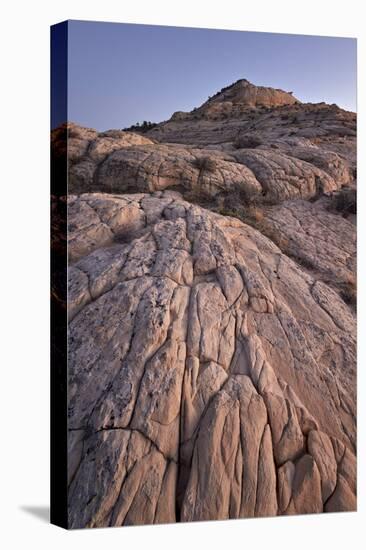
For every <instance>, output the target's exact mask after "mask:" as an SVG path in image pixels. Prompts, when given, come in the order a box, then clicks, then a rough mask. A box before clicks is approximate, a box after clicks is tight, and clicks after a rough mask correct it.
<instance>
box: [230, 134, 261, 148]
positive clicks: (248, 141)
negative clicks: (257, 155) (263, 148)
mask: <svg viewBox="0 0 366 550" xmlns="http://www.w3.org/2000/svg"><path fill="white" fill-rule="evenodd" d="M262 143H263V142H262V140H261V138H260V137H259V136H258V135H257V134H243V135H239V136H237V137H236V139H235V141H234V147H236V149H255V148H256V147H258V146H259V145H262Z"/></svg>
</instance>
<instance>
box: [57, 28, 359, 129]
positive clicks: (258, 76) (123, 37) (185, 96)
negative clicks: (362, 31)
mask: <svg viewBox="0 0 366 550" xmlns="http://www.w3.org/2000/svg"><path fill="white" fill-rule="evenodd" d="M68 47H69V49H68V54H69V58H68V60H69V65H68V71H69V72H68V90H69V96H68V106H69V112H68V119H69V120H70V121H71V120H72V121H74V122H77V123H79V124H81V125H84V126H89V127H93V128H97V129H98V130H106V129H109V128H123V127H125V126H129V125H131V124H133V123H135V122H137V121H143V120H150V121H153V122H160V121H162V120H166V119H168V118H169V117H170V116H171V115H172V113H173V112H174V111H177V110H182V111H188V110H191V109H192V108H193V107H197V106H199V105H200V104H202V103H203V102H204V101H206V99H207V97H208V96H209V95H213V94H214V93H215V92H217V91H218V90H220V89H221V88H222V87H224V86H227V85H228V84H231V83H232V82H234V81H235V80H238V79H239V78H247V79H248V80H250V81H251V82H253V83H254V84H257V85H262V86H273V87H275V88H282V89H284V90H287V91H293V93H294V95H295V96H296V97H297V98H298V99H300V100H301V101H310V102H319V101H326V102H327V103H337V105H339V106H340V107H343V108H345V109H348V110H353V111H355V110H356V40H355V39H352V38H332V37H319V36H303V35H289V34H271V33H258V32H244V31H226V30H225V31H223V30H215V29H190V28H179V27H162V26H151V25H132V24H121V23H96V22H86V21H70V22H69V27H68Z"/></svg>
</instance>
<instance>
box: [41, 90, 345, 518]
mask: <svg viewBox="0 0 366 550" xmlns="http://www.w3.org/2000/svg"><path fill="white" fill-rule="evenodd" d="M65 133H67V134H68V146H67V150H65V146H64V145H63V143H64V138H65ZM52 139H53V155H54V158H55V159H56V160H57V159H58V158H62V155H64V154H65V153H66V152H67V154H68V163H69V164H68V166H69V173H68V182H69V193H70V194H69V197H68V254H69V268H68V275H69V292H68V300H69V303H68V317H69V347H68V351H69V365H68V369H69V371H68V372H69V388H68V390H69V391H68V396H69V464H68V474H69V524H70V527H75V528H76V527H99V526H108V525H132V524H149V523H166V522H175V521H196V520H208V519H225V518H243V517H258V516H274V515H287V514H300V513H317V512H334V511H348V510H355V509H356V345H355V337H356V314H355V269H356V225H355V212H354V210H355V205H353V206H352V208H350V207H349V204H348V203H347V204H343V205H342V201H341V200H340V198H342V196H343V195H342V193H343V192H344V190H345V189H346V190H350V191H352V192H355V187H356V116H355V114H354V113H349V112H346V111H343V110H342V109H340V108H338V107H337V106H336V105H326V104H325V103H322V104H316V105H313V104H302V103H301V102H300V101H299V100H297V99H296V98H295V97H294V96H293V95H292V93H290V92H284V91H282V90H276V89H273V88H263V87H257V86H253V85H252V84H250V83H249V82H248V81H246V80H240V81H238V82H237V83H235V84H234V85H232V86H228V87H227V88H223V90H221V92H219V93H217V94H216V95H215V96H213V97H212V98H210V99H209V100H208V101H207V102H206V103H204V104H203V105H202V106H201V107H199V108H198V109H194V110H193V111H191V112H190V113H182V112H178V113H175V114H174V115H173V116H172V118H171V119H170V120H169V121H166V122H163V123H160V124H158V125H156V126H155V128H153V129H152V130H150V131H149V132H147V133H145V134H143V135H142V134H138V133H133V132H129V131H122V130H110V131H108V132H102V133H98V132H97V131H95V130H92V129H88V128H80V127H79V126H76V125H74V124H70V125H68V127H63V128H60V129H58V130H56V131H54V133H53V136H52ZM337 197H338V198H337ZM345 200H346V199H345ZM347 200H348V199H347ZM346 202H347V201H346ZM63 204H64V203H63ZM61 245H63V248H65V246H64V245H65V243H63V242H61V243H60V242H58V240H57V238H56V240H55V246H57V247H60V246H61Z"/></svg>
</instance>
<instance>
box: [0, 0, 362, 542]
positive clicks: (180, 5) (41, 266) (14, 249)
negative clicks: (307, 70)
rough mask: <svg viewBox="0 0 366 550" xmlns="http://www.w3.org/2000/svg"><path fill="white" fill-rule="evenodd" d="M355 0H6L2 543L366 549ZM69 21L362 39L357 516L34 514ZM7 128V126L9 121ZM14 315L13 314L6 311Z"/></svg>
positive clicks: (41, 483)
mask: <svg viewBox="0 0 366 550" xmlns="http://www.w3.org/2000/svg"><path fill="white" fill-rule="evenodd" d="M363 4H364V3H363V2H361V1H358V0H343V1H339V0H322V1H319V0H315V1H314V0H303V1H302V2H295V1H294V0H290V1H287V0H286V1H285V0H280V1H277V2H273V1H271V0H268V1H267V0H266V1H264V0H262V1H261V2H259V1H257V2H245V0H239V1H235V0H219V1H217V0H184V1H183V0H181V1H180V2H174V0H170V1H163V0H144V1H143V0H134V2H128V3H127V2H121V1H113V0H103V1H100V0H88V1H82V0H71V1H70V0H62V1H60V2H52V1H50V2H47V1H45V0H32V1H29V0H28V1H27V0H24V1H19V0H12V1H11V2H10V1H9V0H8V1H7V2H3V3H2V7H1V11H2V12H3V13H2V16H1V18H0V25H1V31H0V40H1V49H0V51H1V54H2V62H1V87H0V90H1V102H0V105H1V113H2V114H1V118H0V139H1V143H2V146H1V153H2V160H1V182H0V190H1V191H0V222H1V232H0V236H1V248H0V265H1V268H0V279H1V287H0V288H1V295H0V315H1V317H0V319H1V346H0V350H1V363H0V365H1V367H0V368H1V375H0V384H1V385H0V387H1V396H0V406H1V415H0V422H1V430H0V448H1V451H0V460H1V468H0V471H1V482H0V506H1V511H0V522H1V528H0V544H1V545H2V548H5V549H12V548H20V549H21V548H37V549H46V548H47V549H48V548H52V549H55V550H58V549H62V550H65V549H66V548H67V549H68V550H69V549H70V550H72V549H76V548H78V549H80V548H88V549H90V550H92V549H94V548H98V549H100V548H105V549H108V550H109V548H123V547H126V545H132V546H133V548H136V549H139V548H140V547H141V548H142V547H143V546H148V547H149V548H154V547H159V549H164V548H169V549H172V548H173V549H174V550H177V549H180V548H185V549H187V548H188V549H189V548H192V549H193V548H199V547H201V548H202V547H203V548H210V549H214V548H227V547H233V546H234V545H235V546H237V547H238V548H250V547H255V548H259V549H260V548H262V547H263V548H271V550H272V549H276V548H281V549H282V550H286V549H290V548H291V549H294V548H295V549H296V550H301V549H303V548H304V549H305V548H306V549H307V550H308V549H311V548H314V549H315V548H319V547H320V546H322V545H326V547H327V548H329V549H331V550H334V549H338V548H339V549H340V548H342V549H344V548H360V545H361V543H360V542H359V540H360V538H361V533H362V531H363V532H364V531H365V525H364V522H365V520H366V517H365V510H366V504H365V490H366V482H365V478H366V476H365V459H364V458H365V456H366V453H365V442H366V438H365V424H364V419H365V401H364V397H365V387H366V375H365V345H364V343H363V341H362V340H365V335H366V331H365V323H364V319H362V317H363V315H362V312H363V311H364V310H365V307H364V306H365V296H364V286H365V285H364V284H363V282H364V281H365V275H366V273H365V260H364V251H363V249H364V240H363V238H364V236H365V223H364V222H365V215H364V212H365V200H364V199H365V189H364V188H363V189H362V187H364V186H362V183H363V179H364V176H365V161H364V158H363V156H362V152H363V151H364V148H365V101H366V100H365V98H366V83H365V67H366V60H365V43H366V35H365V27H364V21H365V19H363V18H362V5H363ZM64 19H93V20H104V21H121V22H131V23H132V22H134V23H151V24H154V23H155V24H169V25H179V26H196V27H200V26H201V27H212V28H215V27H216V28H228V29H230V28H233V29H242V30H253V31H271V32H287V33H289V32H290V33H302V34H323V35H333V36H356V37H358V40H359V42H358V52H359V91H358V98H359V105H358V112H359V151H360V152H361V155H360V158H359V170H358V173H359V182H360V184H361V185H360V186H359V190H360V191H359V208H360V216H359V221H360V223H359V312H360V313H359V350H360V351H359V370H358V374H359V382H358V387H359V400H358V401H359V412H358V419H359V437H358V440H359V452H358V456H359V477H358V486H359V501H358V502H359V511H358V513H352V514H333V515H326V514H324V515H320V516H310V517H309V516H308V517H306V516H298V517H292V518H274V519H263V520H262V519H260V520H258V519H254V520H235V521H227V522H211V523H196V524H190V525H171V526H162V527H161V526H159V527H142V528H140V527H129V528H122V529H99V530H85V531H74V532H66V531H63V530H61V529H59V528H57V527H54V526H50V525H48V523H47V521H46V520H45V519H44V520H42V519H41V518H39V517H37V515H34V514H32V513H30V512H29V511H28V512H27V511H26V510H25V507H32V508H33V509H34V508H37V507H40V508H41V510H42V509H43V515H44V509H45V507H47V506H48V501H49V305H48V300H49V251H48V247H49V197H48V194H49V156H48V150H49V145H48V140H49V133H48V132H49V25H51V24H53V23H55V22H59V21H62V20H64ZM4 122H5V124H4ZM4 306H5V307H4Z"/></svg>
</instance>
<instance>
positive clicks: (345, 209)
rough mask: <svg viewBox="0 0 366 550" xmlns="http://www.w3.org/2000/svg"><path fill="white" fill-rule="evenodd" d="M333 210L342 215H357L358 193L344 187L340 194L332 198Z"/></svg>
mask: <svg viewBox="0 0 366 550" xmlns="http://www.w3.org/2000/svg"><path fill="white" fill-rule="evenodd" d="M330 209H331V210H336V211H337V212H341V213H342V214H356V212H357V191H356V189H352V188H349V187H344V188H343V189H341V190H340V191H338V193H335V194H334V195H333V196H332V200H331V204H330Z"/></svg>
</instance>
